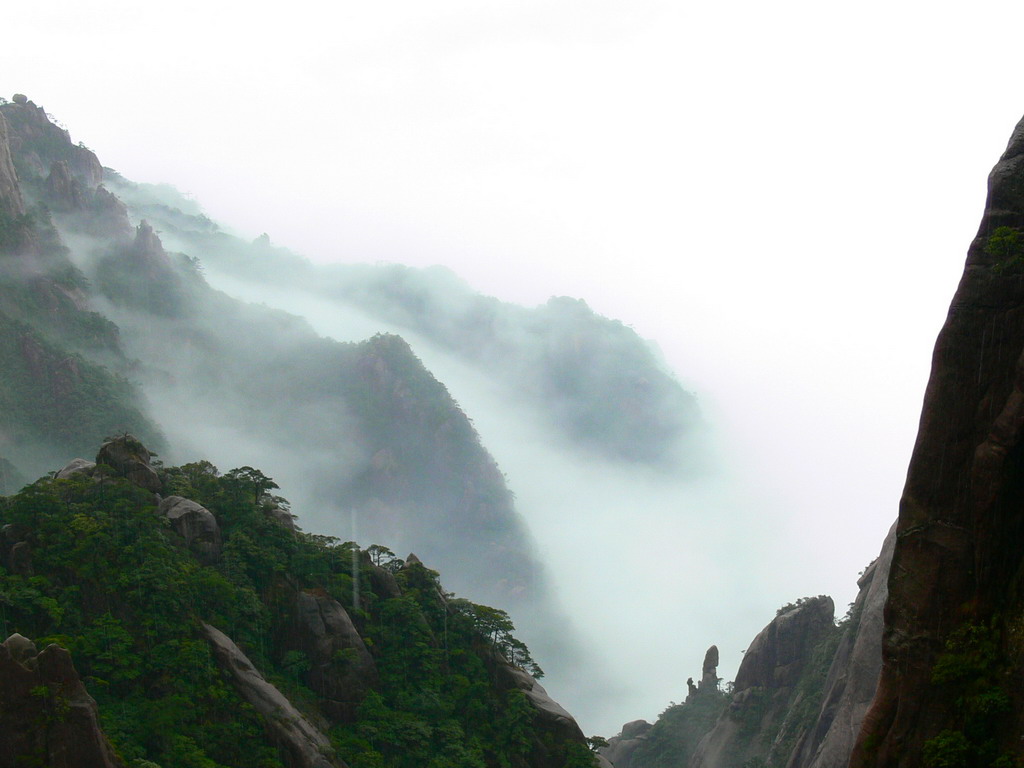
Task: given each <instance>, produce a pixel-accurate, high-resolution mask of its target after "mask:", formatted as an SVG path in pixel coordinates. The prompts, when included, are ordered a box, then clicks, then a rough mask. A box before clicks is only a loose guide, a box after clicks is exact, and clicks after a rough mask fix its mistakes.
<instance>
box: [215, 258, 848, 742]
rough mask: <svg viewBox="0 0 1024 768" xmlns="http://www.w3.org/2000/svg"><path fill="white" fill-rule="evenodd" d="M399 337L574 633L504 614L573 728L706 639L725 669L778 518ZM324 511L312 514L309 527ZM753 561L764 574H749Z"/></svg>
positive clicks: (742, 634)
mask: <svg viewBox="0 0 1024 768" xmlns="http://www.w3.org/2000/svg"><path fill="white" fill-rule="evenodd" d="M207 278H208V280H209V281H210V282H211V284H213V285H214V286H216V287H218V288H219V289H221V290H223V291H225V292H226V293H228V294H230V295H233V296H237V297H239V298H242V299H244V300H247V301H251V302H258V303H261V304H265V305H267V306H270V307H274V308H278V309H282V310H285V311H288V312H292V313H295V314H297V315H301V316H302V317H303V318H305V319H306V320H307V321H309V323H310V324H311V325H312V326H313V328H315V329H316V330H317V332H319V333H321V334H323V335H325V336H328V337H331V338H335V339H338V340H342V341H348V340H355V339H359V338H362V337H365V336H366V335H367V334H368V333H372V332H379V331H382V330H384V331H388V330H397V329H393V328H388V327H386V326H385V327H383V328H382V327H381V323H380V321H379V320H375V319H373V318H370V317H368V316H367V315H366V314H365V313H363V312H361V311H359V310H356V309H352V308H351V307H346V306H344V305H342V304H341V303H339V302H331V301H326V300H322V299H317V298H316V297H312V296H310V295H309V294H308V293H306V292H302V291H294V290H287V289H281V288H280V287H277V286H271V285H268V284H267V283H264V282H253V281H247V280H244V279H242V278H239V277H238V276H237V275H227V274H224V273H221V272H219V271H217V270H215V269H209V268H208V269H207ZM403 335H404V336H405V338H406V339H407V340H408V341H409V342H410V343H411V344H412V345H413V348H414V349H415V350H416V353H417V355H418V356H419V357H420V358H421V359H422V360H423V361H424V363H425V364H426V365H427V367H428V368H429V369H430V370H431V371H432V372H433V373H434V374H435V375H436V376H437V377H438V378H439V379H441V380H442V381H444V382H445V384H446V386H447V387H448V389H449V391H450V392H451V393H452V395H453V397H455V399H456V400H457V401H458V402H459V404H460V406H461V407H462V408H463V409H464V410H465V411H466V413H467V414H469V415H470V417H471V418H472V420H473V423H474V426H475V427H476V429H477V431H478V432H479V433H480V435H481V438H482V440H483V442H484V444H485V445H486V446H487V447H488V450H489V451H490V452H491V453H492V455H493V456H494V457H495V459H496V460H497V462H498V465H499V466H500V467H501V468H502V469H503V471H504V472H505V475H506V478H507V480H508V483H509V486H510V488H511V489H512V490H513V492H514V493H515V494H516V502H517V503H516V506H517V509H518V510H519V512H520V513H521V514H522V515H523V516H524V517H525V518H526V521H527V524H528V526H529V529H530V531H531V533H532V536H533V538H534V540H535V541H536V542H537V546H538V552H539V556H540V559H541V560H542V561H543V562H544V564H545V567H546V568H547V569H548V570H549V571H550V573H551V575H552V578H551V584H552V588H553V591H554V593H555V596H556V599H557V601H558V603H559V605H560V606H562V608H563V610H564V611H565V612H566V614H567V616H568V618H569V621H570V622H571V626H572V627H573V628H575V629H577V630H578V631H579V634H580V636H581V637H582V638H584V643H585V647H586V651H587V653H586V654H585V655H584V656H583V657H582V658H580V657H572V656H567V655H566V654H565V652H564V651H565V649H564V648H560V647H558V645H557V644H555V643H553V642H552V640H553V639H555V638H557V637H558V630H557V629H556V632H554V633H553V632H552V628H551V627H546V626H539V625H537V624H536V623H534V622H533V621H531V618H532V617H530V616H529V615H528V614H525V613H523V612H522V611H521V609H520V610H517V611H515V612H514V617H515V618H516V619H517V620H518V621H519V623H520V625H521V631H522V634H523V636H524V638H525V639H526V641H527V643H528V644H529V645H530V646H531V648H533V649H534V651H535V653H534V655H535V657H536V658H537V659H538V660H540V661H541V664H542V666H543V667H544V668H545V670H546V672H547V676H546V678H545V681H544V682H545V686H546V687H547V688H548V690H549V692H551V693H552V695H553V696H554V697H555V698H556V699H557V700H559V701H560V702H561V703H562V704H563V705H565V706H566V707H567V708H568V709H569V710H570V711H571V712H572V713H573V714H574V715H575V716H576V717H577V719H579V721H580V723H581V724H582V725H583V727H584V729H585V730H586V731H587V732H588V733H589V732H596V733H602V734H608V735H611V734H614V733H617V732H618V729H619V727H620V726H621V724H622V723H623V722H625V721H627V720H630V719H635V718H637V717H646V718H649V719H653V718H654V717H655V716H656V715H657V713H658V712H659V711H660V709H661V708H662V707H664V706H665V705H667V704H668V703H669V702H670V701H673V700H682V699H683V698H684V697H685V695H686V690H687V689H686V683H685V681H686V678H687V677H690V676H692V675H693V674H695V671H699V663H700V660H701V659H702V658H703V653H704V650H706V648H707V647H708V646H709V645H711V644H712V643H717V644H719V646H720V647H721V648H723V656H724V658H723V665H722V669H721V670H720V673H721V674H722V675H723V676H726V677H727V676H728V675H730V674H732V672H733V671H734V670H735V668H736V667H737V666H738V663H739V659H740V658H741V652H742V650H743V648H745V644H746V643H747V642H748V641H749V639H750V638H751V637H753V635H754V634H755V633H756V631H757V630H758V629H759V628H760V624H761V623H763V619H764V616H765V615H766V606H767V605H770V603H766V595H770V594H773V593H774V594H777V593H778V592H779V589H780V585H779V584H778V582H776V575H775V570H776V568H775V561H776V560H777V559H778V557H779V554H778V553H779V552H781V551H784V550H785V544H784V537H785V531H784V530H780V529H779V528H778V527H777V525H773V524H771V523H770V521H769V520H768V519H767V518H766V517H764V516H763V515H761V514H760V513H759V508H758V507H759V501H758V500H757V499H756V496H755V495H754V493H755V492H754V491H753V490H752V489H744V488H743V486H742V484H740V483H737V482H736V480H737V479H736V478H729V477H726V476H724V475H723V474H722V472H721V470H716V469H714V462H713V461H710V460H707V457H705V461H704V462H703V465H704V471H703V472H702V474H701V475H700V476H699V477H694V476H692V475H689V474H683V473H679V474H676V475H672V474H666V473H665V472H662V471H659V470H657V469H655V468H651V467H638V466H635V465H630V464H623V463H622V462H617V461H613V460H610V459H599V458H596V457H594V456H593V455H592V454H591V453H589V452H588V451H586V450H582V449H577V450H576V451H572V450H567V449H566V445H565V440H564V438H563V436H562V435H560V434H558V433H557V432H556V431H555V430H553V429H552V427H551V425H550V423H549V422H548V420H547V419H545V418H544V416H543V414H541V413H538V411H537V409H535V408H531V407H530V405H529V403H528V402H523V401H515V400H510V399H509V398H508V397H507V393H506V391H505V388H504V387H503V386H502V385H501V383H500V382H496V381H495V380H494V379H493V378H492V377H489V376H487V375H485V374H484V373H483V372H481V370H480V369H479V368H477V367H476V366H473V365H470V364H468V363H466V362H465V361H463V360H460V359H458V358H457V357H456V356H455V355H453V354H452V353H451V352H450V351H449V350H446V349H443V348H441V347H439V346H438V345H437V344H435V343H432V342H431V341H430V340H429V339H425V338H422V337H420V336H418V335H416V334H410V333H409V332H408V331H407V330H403ZM708 438H709V435H708V434H706V432H705V431H702V432H701V433H700V434H699V435H696V434H695V435H694V445H693V446H691V447H690V449H691V450H696V449H697V448H698V447H702V448H703V450H705V451H707V450H708V445H709V440H708ZM331 525H332V523H331V521H330V520H329V519H326V520H325V519H322V518H320V517H317V518H316V526H317V529H318V530H321V528H322V527H323V526H327V528H326V529H324V530H326V531H328V532H329V529H330V526H331ZM752 573H758V574H761V576H760V577H759V578H758V579H757V581H756V583H753V584H752V583H751V578H750V574H752ZM851 581H852V580H851ZM768 613H769V614H770V609H768Z"/></svg>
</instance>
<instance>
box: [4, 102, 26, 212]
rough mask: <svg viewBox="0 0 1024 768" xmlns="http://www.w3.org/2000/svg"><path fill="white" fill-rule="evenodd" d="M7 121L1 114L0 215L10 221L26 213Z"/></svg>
mask: <svg viewBox="0 0 1024 768" xmlns="http://www.w3.org/2000/svg"><path fill="white" fill-rule="evenodd" d="M8 134H9V130H8V128H7V121H6V120H5V119H4V117H3V115H0V217H3V219H4V220H7V221H10V220H13V219H15V218H17V217H18V216H21V215H22V214H24V213H25V203H24V201H23V200H22V199H21V188H20V187H19V186H18V174H17V172H16V171H15V170H14V161H13V160H12V159H11V145H10V138H9V135H8Z"/></svg>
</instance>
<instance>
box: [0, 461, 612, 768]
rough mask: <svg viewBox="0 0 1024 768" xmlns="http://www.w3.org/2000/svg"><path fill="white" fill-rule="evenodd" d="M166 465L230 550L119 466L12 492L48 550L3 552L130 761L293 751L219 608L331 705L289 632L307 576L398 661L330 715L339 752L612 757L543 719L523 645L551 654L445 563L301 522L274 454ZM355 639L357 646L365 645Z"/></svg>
mask: <svg viewBox="0 0 1024 768" xmlns="http://www.w3.org/2000/svg"><path fill="white" fill-rule="evenodd" d="M159 472H160V476H161V480H162V482H163V484H164V488H165V490H166V492H167V493H168V494H175V495H181V496H185V497H188V498H191V499H194V500H195V501H197V502H199V503H201V504H202V505H204V506H205V507H207V508H208V509H209V510H210V511H211V512H213V513H214V515H215V516H216V519H217V521H218V524H219V526H220V531H221V536H222V542H223V544H222V548H221V551H220V554H219V556H218V557H217V558H216V559H215V561H214V562H212V564H210V565H203V564H202V563H201V562H200V559H197V558H196V557H195V556H193V554H192V553H191V552H190V551H189V549H188V548H187V547H186V546H185V545H184V541H183V539H181V538H180V537H179V536H178V535H177V534H176V533H175V532H174V531H173V530H172V529H171V527H170V526H169V524H168V523H167V521H166V519H165V518H163V517H161V516H159V515H157V514H154V513H155V511H156V506H155V504H156V501H155V497H154V496H153V494H151V493H148V492H146V491H144V490H142V489H141V488H139V487H137V486H135V485H133V484H132V483H130V482H128V481H127V480H125V479H122V478H120V477H117V476H116V473H115V472H114V471H113V470H112V469H110V468H107V467H104V466H103V465H100V466H99V467H98V468H97V470H96V471H95V472H94V474H93V476H92V477H89V476H85V475H72V476H71V477H69V478H67V479H42V480H39V481H37V482H35V483H33V484H32V485H29V486H27V487H26V488H24V489H23V490H22V491H21V492H20V493H18V494H16V495H14V496H11V497H7V498H4V499H2V500H0V524H2V525H5V526H7V527H5V528H4V534H5V536H6V538H7V540H10V539H12V538H14V539H21V540H24V541H26V542H28V544H29V546H30V548H31V563H30V565H29V566H27V567H26V566H25V564H24V561H22V564H21V566H16V565H12V564H11V562H10V558H7V561H6V562H7V564H8V567H7V568H0V627H2V629H3V631H4V633H5V636H6V635H8V634H10V633H13V632H19V633H21V634H22V635H25V636H27V637H30V638H33V639H35V640H36V642H37V643H38V644H40V645H42V644H45V643H48V642H57V643H59V644H61V645H64V646H65V647H67V648H69V649H70V650H71V651H72V653H73V657H74V660H75V663H76V665H77V667H78V670H79V672H80V673H81V674H82V676H83V679H84V680H85V682H86V685H87V687H88V689H89V691H90V692H91V693H92V695H93V696H94V697H95V698H96V700H97V702H98V704H99V709H100V713H101V716H102V721H103V725H104V728H105V730H106V732H107V734H108V735H109V737H110V738H111V740H112V742H113V744H114V745H115V748H116V749H117V750H118V751H119V753H120V754H121V755H122V756H123V757H124V758H125V760H126V761H127V762H128V763H129V764H130V765H135V766H139V767H140V768H142V767H143V766H145V767H148V768H151V766H152V764H154V763H155V764H157V765H160V766H164V767H165V768H170V767H171V766H173V767H174V768H217V767H218V766H247V767H248V766H260V767H262V768H272V767H276V766H280V765H282V762H281V757H280V755H278V753H277V751H276V750H275V749H274V747H273V746H271V745H270V744H269V743H268V741H267V739H266V738H265V736H264V732H263V727H262V723H261V720H260V717H259V716H258V715H257V714H256V713H255V712H254V711H253V709H252V708H251V707H250V706H249V705H247V704H245V703H244V702H243V701H242V700H241V699H240V698H239V696H238V694H237V693H236V692H235V690H234V689H233V688H232V686H231V685H230V684H229V683H228V682H227V681H226V680H225V679H224V678H223V677H222V674H221V671H220V670H219V669H218V666H217V664H216V662H215V661H214V658H213V656H212V655H211V651H210V648H209V646H208V645H207V642H206V641H205V640H204V639H202V637H201V636H200V634H199V633H198V626H199V623H200V622H208V623H210V624H212V625H214V626H216V627H217V628H219V629H221V630H222V631H223V632H225V633H226V634H228V635H229V636H230V637H231V638H232V639H233V640H234V641H235V642H236V643H237V644H238V645H239V646H240V647H241V648H243V649H244V651H245V653H246V655H247V656H248V657H249V658H250V659H251V660H252V662H253V663H254V664H255V665H256V667H257V668H258V669H259V670H260V671H261V672H262V674H263V675H264V677H265V678H266V679H267V680H268V681H270V682H272V683H273V684H274V685H276V686H277V687H278V688H279V689H280V690H281V691H282V692H283V693H285V695H286V696H288V698H289V699H290V700H291V701H292V702H293V703H294V704H295V705H296V706H297V707H299V709H300V710H302V711H303V712H304V713H306V714H307V715H309V716H310V717H311V718H312V719H313V720H314V721H316V722H324V715H323V712H322V707H321V703H322V702H320V701H319V699H318V696H317V694H316V693H315V692H314V691H313V690H312V688H311V687H310V678H309V675H308V674H307V673H308V672H309V666H310V665H309V659H308V658H306V657H305V656H304V654H303V653H301V652H299V651H295V650H288V644H287V642H286V639H285V638H286V637H287V634H288V628H287V627H286V626H284V625H285V623H286V621H287V618H286V617H287V610H286V608H285V607H284V604H285V603H286V602H287V599H288V595H294V594H295V593H296V592H297V591H306V592H310V593H315V594H320V595H327V596H329V597H330V598H333V599H334V600H337V601H338V602H339V603H340V604H341V605H342V606H344V608H345V609H346V611H347V612H348V613H349V615H350V616H351V618H352V621H353V622H354V623H355V626H356V627H357V628H358V631H359V634H360V635H361V636H362V638H363V640H364V642H365V644H366V646H367V647H368V649H369V650H370V653H371V654H372V656H373V660H374V663H375V664H376V668H377V672H378V673H379V684H377V685H376V686H375V688H374V690H372V691H370V692H369V693H368V695H366V696H365V698H364V700H363V701H362V703H361V704H360V705H359V706H358V708H357V709H356V711H355V713H354V715H353V716H351V717H333V718H330V720H331V722H330V727H329V730H328V731H327V732H328V735H329V737H330V739H331V742H332V744H333V746H334V748H335V750H336V753H337V755H338V756H339V757H341V758H342V759H344V760H345V761H346V762H347V763H348V764H349V765H351V766H353V768H385V767H390V766H395V767H396V768H397V767H398V766H403V767H404V766H409V768H412V766H416V767H417V768H420V767H421V766H432V767H433V768H444V767H446V766H453V767H454V766H460V768H469V767H471V766H479V767H480V768H484V767H485V766H488V767H489V766H496V767H497V766H501V767H505V766H508V767H510V768H511V767H514V766H524V765H532V764H535V763H534V762H532V759H531V755H535V754H536V751H537V750H538V749H542V751H544V752H545V753H546V754H550V755H554V756H556V757H557V759H558V761H559V762H558V764H559V765H566V766H585V765H590V764H591V763H592V757H591V754H590V752H589V751H588V750H587V749H586V747H585V746H584V745H583V744H582V743H581V742H576V741H571V740H564V739H559V738H558V737H556V736H555V735H554V734H551V733H547V734H545V733H544V731H543V729H537V728H536V727H535V720H536V717H537V711H536V709H535V708H534V707H533V706H532V705H531V704H530V703H529V702H528V700H527V697H526V696H525V694H524V693H523V692H522V691H521V690H518V689H517V688H515V687H514V686H512V685H508V684H505V683H503V682H502V680H501V676H500V674H499V673H500V670H501V668H503V667H504V668H507V664H506V662H505V661H504V655H505V654H508V655H510V656H514V657H515V658H516V660H517V661H519V662H520V663H521V664H523V665H524V666H527V667H531V666H532V668H533V669H534V670H535V671H536V672H539V668H537V667H536V665H534V664H533V662H532V659H530V658H529V651H528V650H527V649H526V647H525V646H524V645H523V644H522V643H521V642H519V641H518V640H516V639H515V638H514V636H513V635H512V630H513V627H512V624H511V622H510V621H509V620H508V617H507V615H506V614H504V613H503V612H502V611H499V610H497V609H492V608H488V607H486V606H478V605H474V604H473V603H470V602H468V601H465V600H458V599H455V598H454V597H453V596H452V595H450V594H448V593H445V592H444V590H443V588H442V587H441V585H440V583H439V581H438V576H437V574H436V573H435V572H433V571H430V570H428V569H427V568H425V567H424V566H423V565H422V564H420V563H418V562H416V561H412V562H409V563H405V562H403V561H401V560H398V559H394V558H393V557H392V555H391V553H390V552H388V551H387V550H385V549H384V548H380V547H373V548H371V550H370V552H371V553H372V554H373V559H375V560H377V561H378V562H379V563H381V565H377V564H376V563H374V562H373V561H372V560H371V558H370V557H369V555H368V553H363V552H360V550H359V549H358V548H357V546H356V545H355V544H354V543H352V542H339V541H337V540H335V539H331V538H325V537H320V536H314V535H310V534H305V533H302V532H300V531H295V530H291V529H290V528H289V527H288V526H286V525H283V524H282V523H281V522H280V520H279V517H280V513H281V511H282V509H286V507H287V504H286V502H284V500H283V499H280V498H278V497H272V496H270V495H269V491H270V490H272V489H273V488H274V487H275V485H274V483H273V481H271V480H270V479H269V478H267V477H265V476H264V475H263V474H262V473H260V472H259V471H258V470H254V469H252V468H250V467H243V468H241V469H238V470H233V471H231V472H228V473H226V474H223V475H221V474H220V473H219V472H218V471H217V469H216V468H215V467H213V465H211V464H209V463H208V462H199V463H195V464H190V465H185V466H182V467H174V468H160V470H159ZM271 511H275V512H276V513H277V515H278V518H275V517H274V516H273V515H271V514H270V512H271ZM7 546H8V547H9V544H8V545H7ZM15 571H17V572H15ZM388 584H394V585H395V586H396V587H397V589H395V588H393V587H387V585H388ZM382 585H384V586H382ZM385 587H386V588H385ZM338 656H339V658H337V659H336V660H335V662H334V663H336V664H337V665H339V666H341V667H344V666H345V665H346V664H349V663H351V658H348V657H347V656H346V654H338Z"/></svg>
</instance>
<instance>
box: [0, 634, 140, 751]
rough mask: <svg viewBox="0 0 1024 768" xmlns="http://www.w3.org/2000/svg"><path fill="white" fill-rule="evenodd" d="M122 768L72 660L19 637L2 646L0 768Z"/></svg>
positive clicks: (53, 648)
mask: <svg viewBox="0 0 1024 768" xmlns="http://www.w3.org/2000/svg"><path fill="white" fill-rule="evenodd" d="M28 765H36V766H41V767H42V768H70V767H71V766H75V768H121V766H122V765H123V763H122V762H121V761H120V760H119V759H117V758H116V756H115V755H114V751H113V749H112V748H111V746H110V743H109V742H108V741H107V738H106V736H105V735H104V734H103V731H102V729H101V728H100V724H99V716H98V713H97V709H96V702H95V701H94V700H93V698H92V697H91V696H90V695H89V694H88V692H87V691H86V690H85V686H84V685H82V681H81V679H80V678H79V676H78V672H77V671H76V670H75V667H74V665H73V664H72V662H71V654H70V653H68V652H67V650H65V649H64V648H61V647H60V646H57V645H48V646H47V647H46V648H44V649H43V651H42V652H39V651H37V650H36V647H35V644H34V643H32V642H31V641H30V640H28V639H27V638H25V637H22V636H21V635H19V634H13V635H11V636H10V637H8V638H7V640H6V641H4V642H3V643H0V768H22V767H23V766H28Z"/></svg>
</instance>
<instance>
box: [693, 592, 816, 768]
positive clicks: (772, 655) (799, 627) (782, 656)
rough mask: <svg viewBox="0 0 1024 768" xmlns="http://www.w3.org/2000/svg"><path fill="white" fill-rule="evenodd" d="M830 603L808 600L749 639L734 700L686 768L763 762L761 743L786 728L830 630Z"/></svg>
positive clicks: (738, 675)
mask: <svg viewBox="0 0 1024 768" xmlns="http://www.w3.org/2000/svg"><path fill="white" fill-rule="evenodd" d="M834 611H835V608H834V605H833V603H832V598H830V597H826V596H824V595H822V596H819V597H812V598H807V599H805V600H802V601H800V602H799V603H798V604H797V605H795V606H793V607H789V608H787V609H786V610H783V611H782V612H781V613H780V614H779V615H778V616H776V617H775V619H774V620H772V622H771V623H770V624H768V626H766V627H765V628H764V629H763V630H761V632H760V633H759V634H758V635H757V637H755V638H754V640H753V642H752V643H751V644H750V647H749V648H747V652H746V654H745V655H744V657H743V663H742V664H740V668H739V670H738V671H737V673H736V681H735V683H734V691H735V693H734V695H733V699H732V701H731V702H730V704H729V706H728V707H727V708H726V710H725V712H723V713H722V716H721V717H720V718H719V719H718V722H717V723H716V724H715V727H714V728H712V729H711V731H710V732H709V733H708V734H707V735H706V736H705V737H704V738H703V739H701V741H700V743H699V744H698V745H697V748H696V750H695V751H694V753H693V757H692V759H691V761H690V766H691V768H697V766H699V767H700V768H729V767H730V766H733V765H743V764H744V763H746V762H747V761H749V760H762V761H763V760H764V759H765V757H766V752H768V751H770V747H769V749H767V750H766V742H767V743H768V744H769V745H772V746H774V745H773V744H772V742H773V740H775V739H776V736H777V735H778V734H780V733H783V732H784V731H785V730H786V727H787V715H788V714H789V712H790V710H791V708H792V707H793V706H794V704H796V703H797V695H796V688H797V684H798V683H799V682H800V679H801V676H802V675H803V673H804V669H805V667H806V666H807V664H808V662H809V660H810V658H811V655H812V653H813V652H814V650H815V648H816V646H817V644H818V643H819V641H820V640H821V639H822V638H823V637H824V636H825V634H826V633H827V632H829V631H830V630H832V629H833V628H834V621H833V617H834Z"/></svg>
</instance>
